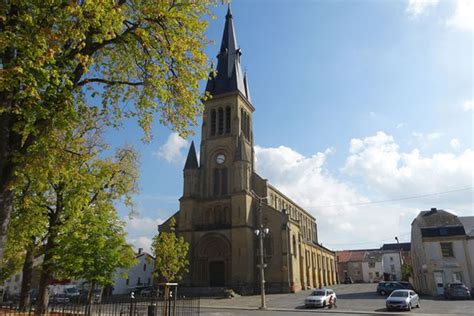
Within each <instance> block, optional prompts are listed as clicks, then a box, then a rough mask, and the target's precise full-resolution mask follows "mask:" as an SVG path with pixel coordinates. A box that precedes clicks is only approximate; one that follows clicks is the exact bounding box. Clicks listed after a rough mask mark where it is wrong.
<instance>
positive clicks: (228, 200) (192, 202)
mask: <svg viewBox="0 0 474 316" xmlns="http://www.w3.org/2000/svg"><path fill="white" fill-rule="evenodd" d="M241 56H242V51H241V49H240V48H239V46H238V45H237V39H236V36H235V30H234V23H233V19H232V13H231V11H230V7H229V9H228V10H227V14H226V19H225V26H224V33H223V35H222V42H221V45H220V49H219V53H218V55H217V67H216V69H213V71H212V72H211V73H210V75H209V79H208V82H207V85H206V93H207V94H208V95H209V98H208V99H207V100H205V101H204V105H205V108H204V113H203V121H202V129H201V144H200V147H199V149H200V150H199V161H198V159H197V154H196V149H195V147H194V143H192V144H191V148H190V150H189V153H188V157H187V159H186V164H185V167H184V170H183V176H184V187H183V196H182V197H181V199H180V210H179V221H178V230H179V231H180V233H181V234H182V235H183V236H184V237H185V239H186V240H187V241H188V242H189V243H190V244H191V245H192V248H191V249H190V251H191V252H192V254H191V256H190V263H191V266H192V270H191V271H190V275H189V279H187V280H186V282H187V283H188V284H190V285H193V286H230V285H237V284H253V282H254V281H255V278H256V275H255V274H254V273H249V271H254V270H255V262H254V260H255V245H254V236H253V227H254V226H255V225H254V224H255V223H254V220H255V216H254V213H253V210H254V208H255V207H254V202H253V201H254V199H253V197H252V195H251V191H252V176H253V173H254V152H253V130H252V115H253V112H254V110H255V109H254V107H253V105H252V101H251V98H250V93H249V87H248V81H247V76H246V75H243V74H242V69H241V64H240V59H241ZM210 269H212V271H213V273H210V272H209V271H210Z"/></svg>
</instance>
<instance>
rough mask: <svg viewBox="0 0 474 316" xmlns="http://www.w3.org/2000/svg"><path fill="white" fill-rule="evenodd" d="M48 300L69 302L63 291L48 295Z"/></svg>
mask: <svg viewBox="0 0 474 316" xmlns="http://www.w3.org/2000/svg"><path fill="white" fill-rule="evenodd" d="M49 300H50V302H51V303H53V304H54V303H55V304H57V303H69V301H70V299H69V296H68V295H67V294H63V293H60V294H54V295H52V296H50V298H49Z"/></svg>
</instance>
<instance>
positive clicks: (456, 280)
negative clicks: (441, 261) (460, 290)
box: [453, 272, 462, 283]
mask: <svg viewBox="0 0 474 316" xmlns="http://www.w3.org/2000/svg"><path fill="white" fill-rule="evenodd" d="M453 283H462V275H461V272H453Z"/></svg>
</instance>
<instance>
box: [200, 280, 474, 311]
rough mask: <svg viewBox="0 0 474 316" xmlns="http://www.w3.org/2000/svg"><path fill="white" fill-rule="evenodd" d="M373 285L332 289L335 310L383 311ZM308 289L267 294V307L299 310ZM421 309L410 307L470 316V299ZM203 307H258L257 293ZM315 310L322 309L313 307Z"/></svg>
mask: <svg viewBox="0 0 474 316" xmlns="http://www.w3.org/2000/svg"><path fill="white" fill-rule="evenodd" d="M376 287H377V284H340V285H335V286H333V287H332V289H334V290H335V292H336V294H337V306H338V308H337V311H339V312H343V311H354V312H372V313H373V312H386V309H385V297H383V296H380V295H378V294H377V293H376V292H375V290H376ZM310 292H311V291H309V290H308V291H301V292H298V293H296V294H269V295H267V300H266V301H267V306H268V307H269V308H274V309H293V310H303V309H305V307H304V299H305V298H306V297H307V296H308V295H309V293H310ZM420 303H421V308H419V309H417V308H415V309H412V312H411V313H415V314H441V315H447V314H460V315H474V300H464V301H463V300H456V301H446V300H444V299H437V298H432V297H423V296H421V299H420ZM201 306H203V307H222V308H257V307H258V306H260V296H259V295H253V296H241V297H235V298H232V299H202V300H201ZM314 311H315V312H317V311H322V310H321V309H315V310H314Z"/></svg>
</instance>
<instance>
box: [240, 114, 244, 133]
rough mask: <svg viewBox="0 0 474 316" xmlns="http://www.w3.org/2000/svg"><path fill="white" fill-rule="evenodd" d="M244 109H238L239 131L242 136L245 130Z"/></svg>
mask: <svg viewBox="0 0 474 316" xmlns="http://www.w3.org/2000/svg"><path fill="white" fill-rule="evenodd" d="M244 117H245V114H244V109H240V130H241V131H242V134H244V131H245V128H244V124H245V123H244Z"/></svg>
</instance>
